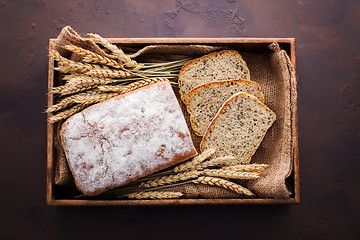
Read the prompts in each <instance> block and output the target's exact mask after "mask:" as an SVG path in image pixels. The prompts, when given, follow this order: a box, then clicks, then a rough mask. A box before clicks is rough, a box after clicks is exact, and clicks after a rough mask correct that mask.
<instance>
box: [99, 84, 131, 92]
mask: <svg viewBox="0 0 360 240" xmlns="http://www.w3.org/2000/svg"><path fill="white" fill-rule="evenodd" d="M97 88H98V89H99V91H101V92H121V91H122V89H124V86H121V85H117V86H111V85H105V86H98V87H97Z"/></svg>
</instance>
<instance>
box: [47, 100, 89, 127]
mask: <svg viewBox="0 0 360 240" xmlns="http://www.w3.org/2000/svg"><path fill="white" fill-rule="evenodd" d="M87 106H88V105H85V104H78V105H75V106H74V107H72V108H70V109H68V110H65V111H63V112H61V113H58V114H56V115H54V116H52V117H50V118H49V122H50V123H54V122H58V121H60V120H62V119H66V118H68V117H70V116H72V115H74V114H75V113H77V112H79V111H81V110H83V109H84V108H86V107H87Z"/></svg>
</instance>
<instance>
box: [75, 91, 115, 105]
mask: <svg viewBox="0 0 360 240" xmlns="http://www.w3.org/2000/svg"><path fill="white" fill-rule="evenodd" d="M118 95H120V93H96V94H93V95H92V94H91V95H80V96H77V97H76V98H74V102H75V103H81V104H85V105H91V104H94V103H98V102H102V101H105V100H108V99H110V98H113V97H115V96H118Z"/></svg>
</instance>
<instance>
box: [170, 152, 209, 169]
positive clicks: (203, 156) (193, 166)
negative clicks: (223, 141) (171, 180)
mask: <svg viewBox="0 0 360 240" xmlns="http://www.w3.org/2000/svg"><path fill="white" fill-rule="evenodd" d="M214 153H215V149H212V148H209V149H207V150H205V151H204V152H202V153H201V154H200V155H198V156H196V157H194V158H193V159H192V160H190V161H187V162H185V163H183V164H181V165H179V166H177V167H175V168H174V170H173V171H174V172H183V171H186V170H191V169H196V166H197V165H199V164H201V163H202V162H203V161H204V160H206V159H207V158H209V157H210V156H211V155H213V154H214Z"/></svg>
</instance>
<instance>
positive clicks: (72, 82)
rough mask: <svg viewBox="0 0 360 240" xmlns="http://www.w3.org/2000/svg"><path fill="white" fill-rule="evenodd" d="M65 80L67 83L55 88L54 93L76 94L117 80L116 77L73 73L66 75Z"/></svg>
mask: <svg viewBox="0 0 360 240" xmlns="http://www.w3.org/2000/svg"><path fill="white" fill-rule="evenodd" d="M64 80H66V81H67V83H66V84H65V85H62V86H59V87H56V88H54V89H53V91H52V93H57V94H61V95H69V94H74V93H78V92H82V91H85V90H89V89H92V88H95V87H97V86H99V85H105V84H109V83H113V82H116V80H115V79H111V78H97V77H89V76H82V75H72V74H70V75H66V76H65V77H64Z"/></svg>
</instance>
